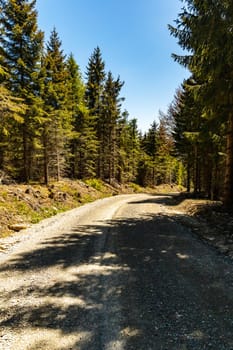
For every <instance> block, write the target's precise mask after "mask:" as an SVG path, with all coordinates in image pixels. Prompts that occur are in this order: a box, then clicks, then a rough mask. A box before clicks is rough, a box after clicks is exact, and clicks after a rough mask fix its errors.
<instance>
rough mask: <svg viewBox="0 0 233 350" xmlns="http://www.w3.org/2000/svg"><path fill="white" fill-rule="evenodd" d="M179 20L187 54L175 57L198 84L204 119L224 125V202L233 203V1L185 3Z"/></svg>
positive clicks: (177, 30)
mask: <svg viewBox="0 0 233 350" xmlns="http://www.w3.org/2000/svg"><path fill="white" fill-rule="evenodd" d="M185 3H186V7H184V8H183V10H182V12H181V13H180V14H179V16H178V19H177V21H176V24H177V25H176V27H172V26H170V31H171V34H172V35H174V36H175V37H176V38H178V41H179V44H180V45H181V47H182V48H184V49H186V50H188V51H189V54H188V55H183V56H177V55H173V57H174V58H175V60H177V61H178V62H179V63H181V64H183V65H185V66H187V67H188V68H189V69H190V70H191V72H192V74H194V75H195V78H196V79H197V81H198V84H199V86H198V87H197V93H196V101H197V103H198V102H199V101H201V103H203V106H204V107H203V113H202V115H203V117H205V118H207V119H209V120H211V121H212V122H213V123H214V124H217V123H218V124H219V129H220V128H221V126H222V124H224V125H225V135H226V140H227V142H226V162H225V165H226V166H225V168H226V171H225V191H224V202H225V204H226V205H232V204H233V113H232V106H233V94H232V72H233V63H232V55H233V47H232V30H231V28H232V25H233V17H232V8H233V5H232V1H230V0H226V1H220V0H217V1H214V2H213V1H211V0H203V1H194V0H186V1H185Z"/></svg>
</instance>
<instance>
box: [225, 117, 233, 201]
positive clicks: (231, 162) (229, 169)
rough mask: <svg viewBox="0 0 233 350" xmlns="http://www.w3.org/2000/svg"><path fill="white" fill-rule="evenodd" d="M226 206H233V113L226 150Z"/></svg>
mask: <svg viewBox="0 0 233 350" xmlns="http://www.w3.org/2000/svg"><path fill="white" fill-rule="evenodd" d="M224 187H225V188H224V197H223V202H224V205H225V206H227V207H230V206H232V205H233V112H230V113H229V120H228V131H227V149H226V172H225V186H224Z"/></svg>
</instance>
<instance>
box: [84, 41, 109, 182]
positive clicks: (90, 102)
mask: <svg viewBox="0 0 233 350" xmlns="http://www.w3.org/2000/svg"><path fill="white" fill-rule="evenodd" d="M86 76H87V83H86V92H85V100H86V106H87V108H88V110H89V113H90V115H91V116H93V118H92V121H93V126H92V127H93V128H94V130H95V131H96V137H97V140H98V142H99V145H98V158H97V159H96V160H95V159H93V161H94V162H95V161H97V162H96V163H97V167H96V172H97V177H99V178H103V177H104V174H103V162H102V154H103V149H102V148H101V145H103V139H104V135H105V129H104V122H103V119H102V97H103V91H104V82H105V76H106V74H105V63H104V61H103V58H102V54H101V51H100V48H99V47H97V48H95V49H94V51H93V53H92V55H91V57H90V59H89V61H88V65H87V71H86Z"/></svg>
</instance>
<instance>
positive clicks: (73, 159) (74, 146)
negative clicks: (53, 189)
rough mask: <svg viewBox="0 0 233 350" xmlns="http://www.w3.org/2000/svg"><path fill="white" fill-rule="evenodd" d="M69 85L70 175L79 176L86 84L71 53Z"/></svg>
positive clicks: (68, 71)
mask: <svg viewBox="0 0 233 350" xmlns="http://www.w3.org/2000/svg"><path fill="white" fill-rule="evenodd" d="M66 69H67V73H68V76H67V85H68V96H67V102H68V110H69V112H70V113H71V124H72V136H71V140H70V151H71V153H70V159H69V162H70V176H71V177H73V178H77V176H78V171H79V170H78V158H79V150H78V143H79V136H80V133H79V131H80V114H81V113H82V112H81V110H82V108H83V105H84V93H85V85H84V83H83V81H82V77H81V73H80V69H79V66H78V64H77V63H76V61H75V59H74V56H73V54H70V56H69V57H68V60H67V68H66Z"/></svg>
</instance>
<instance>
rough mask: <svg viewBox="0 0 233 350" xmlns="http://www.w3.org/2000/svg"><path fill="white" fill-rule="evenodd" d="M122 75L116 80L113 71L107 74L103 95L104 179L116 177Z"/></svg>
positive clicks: (102, 149) (101, 143)
mask: <svg viewBox="0 0 233 350" xmlns="http://www.w3.org/2000/svg"><path fill="white" fill-rule="evenodd" d="M123 84H124V83H123V82H121V81H120V77H118V78H117V79H116V80H114V78H113V75H112V73H111V72H109V73H108V74H107V78H106V82H105V86H104V91H103V97H102V113H101V114H102V118H101V123H102V124H103V128H104V133H103V135H102V137H101V139H100V140H99V142H100V149H101V154H100V162H101V164H102V166H103V171H102V173H103V179H104V178H105V179H109V182H110V183H111V181H112V179H115V178H116V172H117V169H116V168H117V161H118V151H119V150H118V142H117V141H118V140H117V137H118V133H117V126H118V122H119V119H120V117H121V102H122V100H123V98H121V97H120V96H119V95H120V91H121V88H122V86H123ZM99 124H100V123H99Z"/></svg>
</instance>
